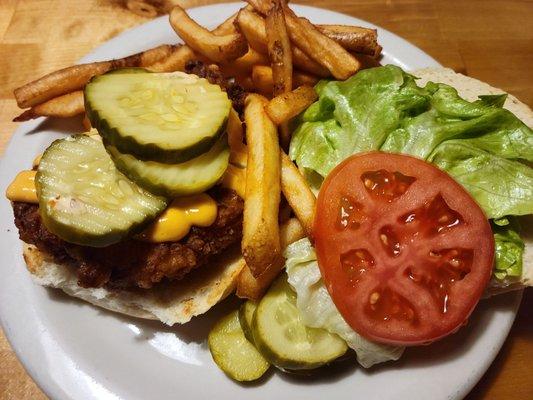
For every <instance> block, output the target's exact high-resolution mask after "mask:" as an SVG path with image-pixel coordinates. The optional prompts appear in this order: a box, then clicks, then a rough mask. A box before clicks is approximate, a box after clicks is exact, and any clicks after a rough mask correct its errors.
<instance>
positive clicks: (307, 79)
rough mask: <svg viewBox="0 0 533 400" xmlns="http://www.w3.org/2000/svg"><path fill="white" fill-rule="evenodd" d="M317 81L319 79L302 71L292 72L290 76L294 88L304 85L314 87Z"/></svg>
mask: <svg viewBox="0 0 533 400" xmlns="http://www.w3.org/2000/svg"><path fill="white" fill-rule="evenodd" d="M319 80H320V78H319V77H317V76H315V75H311V74H308V73H305V72H302V71H294V73H293V74H292V85H293V86H294V87H295V88H297V87H300V86H304V85H307V86H315V85H316V84H317V83H318V81H319Z"/></svg>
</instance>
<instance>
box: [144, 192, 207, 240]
mask: <svg viewBox="0 0 533 400" xmlns="http://www.w3.org/2000/svg"><path fill="white" fill-rule="evenodd" d="M216 217H217V203H216V202H215V201H214V200H213V199H212V198H211V197H209V196H208V195H207V194H205V193H201V194H197V195H194V196H187V197H179V198H177V199H175V200H174V201H172V203H171V204H170V206H169V207H168V208H167V209H166V210H165V211H164V212H163V213H162V214H161V215H160V216H159V217H158V219H157V220H156V221H155V222H153V223H152V225H150V227H148V229H146V230H145V231H144V232H143V233H141V234H140V235H139V236H140V239H142V240H146V241H149V242H155V243H161V242H175V241H178V240H180V239H182V238H183V237H185V235H187V234H188V233H189V230H190V229H191V226H193V225H195V226H210V225H212V224H213V222H215V219H216Z"/></svg>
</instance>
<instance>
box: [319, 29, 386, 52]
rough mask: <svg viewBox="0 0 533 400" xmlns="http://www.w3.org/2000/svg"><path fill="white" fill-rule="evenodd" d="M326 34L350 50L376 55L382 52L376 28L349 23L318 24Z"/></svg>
mask: <svg viewBox="0 0 533 400" xmlns="http://www.w3.org/2000/svg"><path fill="white" fill-rule="evenodd" d="M316 27H317V29H318V30H319V31H320V32H322V33H323V34H324V35H326V36H327V37H329V38H330V39H333V40H334V41H336V42H337V43H339V44H340V45H341V46H342V47H344V48H345V49H346V50H348V51H349V52H353V53H362V54H368V55H370V56H376V55H378V54H379V53H380V52H381V48H380V47H381V46H379V45H378V34H377V31H376V30H375V29H370V28H362V27H359V26H349V25H316Z"/></svg>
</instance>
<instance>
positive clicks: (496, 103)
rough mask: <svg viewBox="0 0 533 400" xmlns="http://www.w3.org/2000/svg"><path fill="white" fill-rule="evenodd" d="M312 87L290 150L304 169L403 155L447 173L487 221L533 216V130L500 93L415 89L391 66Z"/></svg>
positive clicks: (435, 86)
mask: <svg viewBox="0 0 533 400" xmlns="http://www.w3.org/2000/svg"><path fill="white" fill-rule="evenodd" d="M316 90H317V92H318V95H319V99H318V101H317V102H316V103H315V104H313V105H312V106H311V107H309V109H308V110H307V111H306V112H304V113H303V114H302V116H301V117H300V118H299V120H298V123H297V126H296V130H295V132H294V134H293V140H292V142H291V146H290V152H289V154H290V156H291V158H292V159H293V160H295V161H296V163H297V164H298V166H299V167H300V168H302V170H304V172H305V173H306V174H309V173H310V172H309V171H311V174H318V175H320V176H322V177H325V176H326V175H327V174H328V173H329V171H331V170H332V169H333V168H334V167H335V166H336V165H337V164H339V163H340V162H341V161H342V160H344V159H345V158H346V157H348V156H350V155H352V154H355V153H358V152H362V151H369V150H383V151H389V152H395V153H404V154H410V155H413V156H417V157H419V158H422V159H426V160H428V161H432V162H434V163H436V164H437V165H438V166H439V167H441V168H443V169H444V170H446V171H447V172H448V173H450V174H451V175H452V176H454V178H456V179H457V180H458V181H459V182H460V183H461V184H463V185H464V186H465V188H466V189H467V190H468V191H470V193H471V194H472V196H473V197H474V199H475V200H476V201H477V202H478V203H479V204H480V205H481V206H482V208H483V209H484V211H485V213H486V214H487V215H488V216H489V218H498V217H502V216H505V215H525V214H531V213H533V207H532V201H533V199H532V196H531V195H532V186H531V182H532V178H533V175H532V171H533V170H532V169H531V168H530V167H529V164H527V162H533V131H532V130H531V129H530V128H529V127H528V126H526V125H525V124H524V123H522V122H521V121H520V120H519V119H518V118H517V117H516V116H515V115H513V114H512V113H511V112H510V111H508V110H505V109H502V108H501V107H502V105H503V103H504V101H505V95H492V96H480V99H479V100H478V101H474V102H469V101H466V100H464V99H462V98H461V97H460V96H459V95H458V94H457V91H456V90H455V89H454V88H452V87H450V86H448V85H445V84H441V83H433V82H429V83H428V84H427V85H426V86H425V87H423V88H422V87H418V86H417V85H416V82H415V78H414V77H413V76H412V75H409V74H407V73H405V72H404V71H402V70H401V69H400V68H399V67H396V66H392V65H387V66H383V67H378V68H372V69H367V70H364V71H361V72H360V73H358V74H356V75H355V76H353V77H352V78H350V79H348V80H346V81H344V82H337V81H331V82H327V81H322V82H320V83H319V84H318V85H317V87H316ZM315 181H317V180H316V179H315Z"/></svg>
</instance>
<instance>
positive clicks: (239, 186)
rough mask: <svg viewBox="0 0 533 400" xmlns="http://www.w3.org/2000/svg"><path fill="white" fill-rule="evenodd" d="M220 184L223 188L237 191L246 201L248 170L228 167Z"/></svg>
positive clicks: (232, 166) (233, 166)
mask: <svg viewBox="0 0 533 400" xmlns="http://www.w3.org/2000/svg"><path fill="white" fill-rule="evenodd" d="M220 184H221V185H222V186H223V187H226V188H229V189H232V190H235V192H237V194H238V195H239V196H240V197H241V198H242V199H244V198H245V197H246V170H245V169H243V168H239V167H236V166H235V165H232V164H230V165H228V168H227V169H226V172H225V173H224V176H223V177H222V179H221V181H220Z"/></svg>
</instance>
